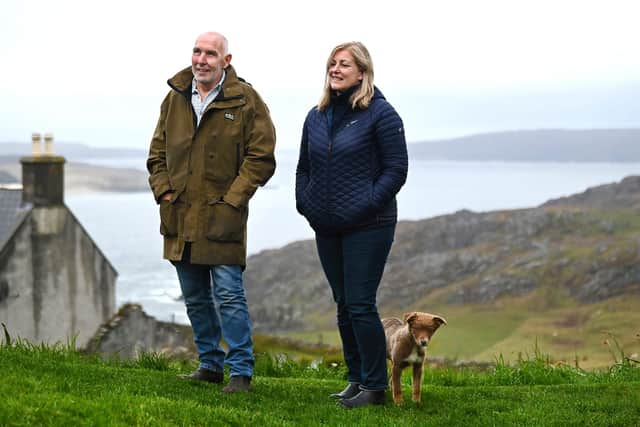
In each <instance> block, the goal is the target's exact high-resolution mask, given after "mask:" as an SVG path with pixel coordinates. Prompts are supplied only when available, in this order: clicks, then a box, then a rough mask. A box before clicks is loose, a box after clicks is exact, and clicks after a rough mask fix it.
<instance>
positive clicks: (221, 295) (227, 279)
mask: <svg viewBox="0 0 640 427" xmlns="http://www.w3.org/2000/svg"><path fill="white" fill-rule="evenodd" d="M185 258H187V257H185ZM187 259H188V258H187ZM173 264H174V265H175V267H176V270H177V272H178V280H179V281H180V288H181V289H182V295H183V296H184V301H185V304H186V306H187V315H188V316H189V320H190V321H191V328H192V329H193V336H194V340H195V344H196V349H197V350H198V356H199V359H200V367H201V368H204V369H209V370H211V371H218V372H223V369H224V364H225V363H226V364H227V365H228V366H229V373H230V375H231V376H238V375H241V376H247V377H250V376H252V374H253V365H254V357H253V340H252V338H251V318H250V317H249V310H248V308H247V299H246V297H245V293H244V287H243V285H242V267H241V266H239V265H199V264H191V263H190V262H188V261H185V260H184V259H183V260H182V261H180V262H174V263H173ZM214 297H215V301H216V303H217V305H218V311H219V317H218V312H217V311H216V307H215V305H214ZM221 335H222V336H224V340H225V342H226V343H227V346H228V351H227V353H226V355H225V352H224V350H223V349H222V347H221V346H220V338H221Z"/></svg>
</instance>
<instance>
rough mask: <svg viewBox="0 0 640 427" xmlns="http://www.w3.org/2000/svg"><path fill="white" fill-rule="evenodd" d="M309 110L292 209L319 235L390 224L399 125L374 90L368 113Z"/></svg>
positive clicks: (403, 173) (401, 164)
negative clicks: (293, 207) (296, 210)
mask: <svg viewBox="0 0 640 427" xmlns="http://www.w3.org/2000/svg"><path fill="white" fill-rule="evenodd" d="M335 111H337V110H334V109H332V108H331V107H330V108H327V109H325V110H324V111H319V110H318V108H317V107H314V108H313V109H312V110H311V111H309V113H308V114H307V118H306V119H305V122H304V127H303V130H302V143H301V146H300V157H299V159H298V167H297V170H296V208H297V209H298V212H300V213H301V214H302V215H304V217H305V218H306V219H307V220H308V221H309V224H310V225H311V227H312V228H313V229H314V230H315V231H316V232H319V233H336V232H343V231H349V230H355V229H359V228H363V227H370V226H372V225H374V224H381V223H388V222H391V223H394V222H395V221H396V220H397V207H396V199H395V196H396V194H397V193H398V191H399V190H400V188H401V187H402V185H403V184H404V183H405V181H406V179H407V167H408V160H407V146H406V141H405V136H404V127H403V125H402V120H401V119H400V116H399V115H398V113H397V112H396V111H395V110H394V108H393V107H392V106H391V104H389V103H388V102H387V100H386V99H385V98H384V96H383V95H382V93H381V92H380V91H379V90H378V88H375V92H374V97H373V99H372V100H371V103H370V104H369V107H368V108H366V109H364V110H361V109H355V110H352V109H351V108H346V109H345V111H343V112H341V114H334V113H335Z"/></svg>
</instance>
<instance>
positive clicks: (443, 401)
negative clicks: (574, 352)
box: [0, 337, 640, 426]
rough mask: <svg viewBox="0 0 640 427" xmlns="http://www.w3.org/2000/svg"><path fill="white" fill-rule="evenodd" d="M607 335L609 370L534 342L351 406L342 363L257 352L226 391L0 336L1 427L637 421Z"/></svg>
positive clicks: (626, 376) (159, 365)
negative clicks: (513, 356)
mask: <svg viewBox="0 0 640 427" xmlns="http://www.w3.org/2000/svg"><path fill="white" fill-rule="evenodd" d="M610 340H611V347H610V348H611V350H612V354H611V356H612V360H613V362H612V364H611V366H610V367H609V368H608V369H606V370H601V371H594V372H587V371H583V370H582V369H580V368H578V367H575V366H571V365H564V364H562V365H554V364H553V363H552V362H551V361H550V358H549V357H548V356H545V355H543V354H542V353H541V352H540V351H539V349H537V348H534V350H533V352H532V353H531V354H530V355H523V356H522V357H521V358H520V360H519V361H518V362H517V363H515V364H513V365H511V364H507V363H505V362H504V360H501V359H500V358H498V359H497V360H496V362H497V364H496V366H495V368H494V369H490V370H488V371H484V372H480V371H474V370H471V369H452V368H446V369H431V368H429V369H426V372H425V376H424V385H423V398H422V402H420V403H414V402H411V401H410V400H409V401H407V402H405V403H404V404H403V405H401V406H395V405H393V404H387V405H385V406H383V407H371V408H362V409H359V410H352V411H348V410H344V409H342V408H340V407H337V406H336V404H335V402H333V401H332V400H331V399H329V398H328V395H329V394H330V393H332V392H335V391H337V390H339V389H341V388H342V387H343V386H344V384H345V380H344V376H345V370H344V366H343V365H342V364H339V363H338V364H335V363H332V364H326V363H320V364H318V365H311V364H309V363H307V362H294V361H292V360H290V359H288V358H286V357H284V356H281V355H280V356H273V355H270V354H259V355H258V357H257V361H256V367H255V377H254V383H253V391H252V392H251V393H249V394H240V395H226V394H224V393H222V392H221V388H222V386H220V385H211V384H201V383H195V382H186V381H183V380H178V379H176V377H175V376H176V374H177V373H180V372H185V371H188V370H190V369H192V368H193V366H194V365H193V362H185V361H180V360H171V359H167V358H166V357H165V356H163V355H160V354H153V353H143V354H141V355H140V356H139V357H138V359H137V360H134V361H124V360H118V359H109V360H104V359H100V358H98V357H96V356H87V355H84V354H82V353H80V352H78V351H76V350H75V349H74V345H73V343H68V344H66V345H61V344H55V345H52V346H47V345H32V344H29V343H28V342H25V341H21V340H17V341H12V340H11V339H10V337H9V340H7V337H5V340H4V341H3V344H2V345H1V346H0V370H1V371H2V377H1V379H0V396H2V399H0V425H2V426H20V425H105V426H111V425H115V426H118V425H123V426H124V425H127V426H128V425H137V426H147V425H153V426H156V425H159V426H165V425H167V426H168V425H261V426H272V425H278V426H288V425H292V426H293V425H295V426H300V425H302V426H304V425H345V426H347V425H348V426H351V425H356V426H357V425H392V426H393V425H395V426H405V425H406V426H412V425H425V426H430V425H470V426H473V425H532V426H533V425H535V426H539V425H621V426H625V425H629V426H631V425H637V424H638V423H640V363H639V362H637V361H635V360H633V359H631V358H629V357H628V356H626V354H625V352H624V350H623V348H622V347H621V346H620V345H619V344H618V343H617V341H616V340H615V338H614V337H610ZM406 374H407V375H405V376H403V389H404V394H405V398H408V397H409V393H410V390H409V387H410V379H409V375H408V374H409V372H408V371H407V372H406Z"/></svg>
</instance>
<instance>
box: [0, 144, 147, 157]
mask: <svg viewBox="0 0 640 427" xmlns="http://www.w3.org/2000/svg"><path fill="white" fill-rule="evenodd" d="M54 151H55V153H56V154H58V155H60V156H64V157H65V158H66V159H67V160H82V159H88V158H108V159H117V158H142V159H145V158H146V157H147V151H146V150H139V149H133V148H101V147H92V146H89V145H85V144H79V143H75V142H62V141H61V142H58V141H56V142H55V144H54ZM29 155H31V143H30V142H0V156H29Z"/></svg>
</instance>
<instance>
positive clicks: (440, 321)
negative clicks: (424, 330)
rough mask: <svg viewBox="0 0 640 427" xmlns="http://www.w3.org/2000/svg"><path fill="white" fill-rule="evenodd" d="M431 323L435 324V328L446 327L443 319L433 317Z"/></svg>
mask: <svg viewBox="0 0 640 427" xmlns="http://www.w3.org/2000/svg"><path fill="white" fill-rule="evenodd" d="M433 323H435V324H436V326H437V327H440V326H441V325H446V324H447V321H446V320H444V317H440V316H433Z"/></svg>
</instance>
